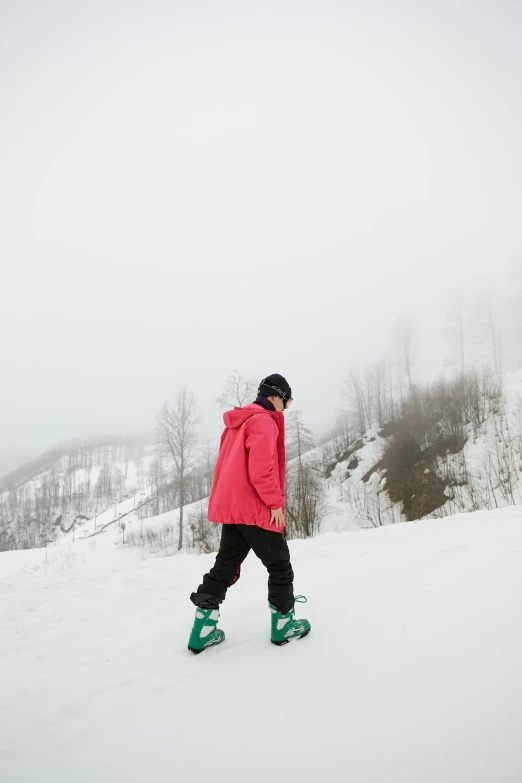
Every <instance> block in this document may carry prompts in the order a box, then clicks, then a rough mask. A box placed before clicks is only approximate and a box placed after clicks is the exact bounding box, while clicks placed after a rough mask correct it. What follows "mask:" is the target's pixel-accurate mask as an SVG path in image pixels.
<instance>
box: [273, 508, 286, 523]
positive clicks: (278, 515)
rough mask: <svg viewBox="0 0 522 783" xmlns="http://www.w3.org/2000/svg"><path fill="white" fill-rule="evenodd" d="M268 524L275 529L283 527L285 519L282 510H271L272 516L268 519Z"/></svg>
mask: <svg viewBox="0 0 522 783" xmlns="http://www.w3.org/2000/svg"><path fill="white" fill-rule="evenodd" d="M270 524H271V525H275V526H276V527H283V525H284V524H285V517H284V514H283V509H282V508H273V509H272V516H271V517H270Z"/></svg>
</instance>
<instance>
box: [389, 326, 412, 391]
mask: <svg viewBox="0 0 522 783" xmlns="http://www.w3.org/2000/svg"><path fill="white" fill-rule="evenodd" d="M393 340H394V343H395V345H396V350H397V353H398V355H399V361H400V365H401V368H402V370H403V373H404V375H405V376H406V379H407V382H408V389H409V391H410V392H411V390H412V389H413V365H414V364H415V360H416V358H417V350H418V345H417V338H416V326H415V323H414V322H413V321H412V320H411V319H410V318H399V320H398V321H396V322H395V326H394V327H393Z"/></svg>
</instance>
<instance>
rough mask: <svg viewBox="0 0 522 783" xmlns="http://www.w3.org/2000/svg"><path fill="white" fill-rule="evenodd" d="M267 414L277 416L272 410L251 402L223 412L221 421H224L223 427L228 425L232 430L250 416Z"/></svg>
mask: <svg viewBox="0 0 522 783" xmlns="http://www.w3.org/2000/svg"><path fill="white" fill-rule="evenodd" d="M267 414H268V416H272V417H273V418H276V416H277V413H275V414H274V413H272V411H267V410H265V409H264V408H262V407H261V406H260V405H256V404H255V403H251V404H250V405H246V406H245V407H244V408H234V410H233V411H227V412H226V413H224V414H223V421H224V422H225V427H228V429H229V430H233V429H235V428H236V427H241V425H242V424H244V423H245V421H246V420H247V419H249V418H250V417H251V416H259V415H262V416H266V415H267Z"/></svg>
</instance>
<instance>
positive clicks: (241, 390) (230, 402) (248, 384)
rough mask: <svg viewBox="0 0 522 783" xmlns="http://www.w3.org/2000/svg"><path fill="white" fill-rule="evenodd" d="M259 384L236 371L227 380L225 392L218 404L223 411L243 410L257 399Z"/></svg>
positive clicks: (220, 396) (218, 399) (219, 398)
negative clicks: (235, 408)
mask: <svg viewBox="0 0 522 783" xmlns="http://www.w3.org/2000/svg"><path fill="white" fill-rule="evenodd" d="M257 384H258V382H257V381H255V380H254V379H253V378H247V377H246V376H245V375H243V374H242V373H240V372H239V371H238V370H234V372H232V373H230V375H229V376H228V378H227V379H226V381H225V386H224V388H223V391H222V393H221V394H220V395H219V397H218V398H217V399H216V402H217V404H218V405H219V407H220V408H221V409H222V410H230V408H234V407H236V406H237V407H238V408H242V407H243V406H244V405H245V403H248V402H251V401H252V400H253V399H254V398H255V396H256V391H257Z"/></svg>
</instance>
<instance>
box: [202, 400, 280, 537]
mask: <svg viewBox="0 0 522 783" xmlns="http://www.w3.org/2000/svg"><path fill="white" fill-rule="evenodd" d="M223 420H224V422H225V425H226V429H225V431H224V433H223V435H222V436H221V445H220V448H219V456H218V461H217V465H216V471H215V473H214V483H213V485H212V492H211V495H210V502H209V505H208V518H209V520H210V521H211V522H218V523H223V524H243V525H258V527H262V528H265V529H270V530H274V529H275V528H274V527H273V526H270V524H269V523H270V509H274V508H282V507H283V506H284V501H285V496H284V485H285V422H284V417H283V414H282V413H276V412H272V411H267V410H265V409H264V408H262V407H261V406H260V405H256V404H255V403H252V404H251V405H247V406H246V407H245V408H234V410H233V411H228V412H227V413H225V415H224V416H223Z"/></svg>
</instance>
